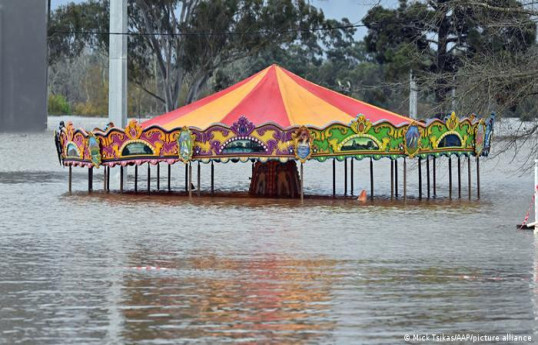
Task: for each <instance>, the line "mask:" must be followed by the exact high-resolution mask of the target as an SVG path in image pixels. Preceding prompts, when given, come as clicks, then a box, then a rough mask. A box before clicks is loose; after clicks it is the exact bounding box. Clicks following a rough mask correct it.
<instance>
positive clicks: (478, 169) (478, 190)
mask: <svg viewBox="0 0 538 345" xmlns="http://www.w3.org/2000/svg"><path fill="white" fill-rule="evenodd" d="M476 198H477V199H480V158H479V157H478V156H477V157H476Z"/></svg>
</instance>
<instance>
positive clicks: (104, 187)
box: [103, 166, 106, 192]
mask: <svg viewBox="0 0 538 345" xmlns="http://www.w3.org/2000/svg"><path fill="white" fill-rule="evenodd" d="M103 192H106V166H103Z"/></svg>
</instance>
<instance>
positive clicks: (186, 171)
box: [185, 163, 190, 192]
mask: <svg viewBox="0 0 538 345" xmlns="http://www.w3.org/2000/svg"><path fill="white" fill-rule="evenodd" d="M189 190H190V186H189V164H188V163H186V164H185V192H188V191H189Z"/></svg>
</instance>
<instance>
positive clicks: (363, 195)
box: [357, 189, 367, 202]
mask: <svg viewBox="0 0 538 345" xmlns="http://www.w3.org/2000/svg"><path fill="white" fill-rule="evenodd" d="M366 199H367V196H366V191H365V190H364V189H363V190H362V192H361V194H359V197H358V198H357V200H359V201H360V202H366Z"/></svg>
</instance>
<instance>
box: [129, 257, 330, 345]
mask: <svg viewBox="0 0 538 345" xmlns="http://www.w3.org/2000/svg"><path fill="white" fill-rule="evenodd" d="M145 257H147V254H142V255H139V256H138V258H135V257H132V258H131V260H130V261H131V262H140V260H143V259H144V258H145ZM159 265H162V267H166V268H167V269H166V270H165V271H163V270H146V269H144V268H143V269H141V270H140V269H133V271H132V272H129V273H127V274H126V276H125V278H124V279H125V287H124V300H123V303H124V305H125V306H124V307H122V312H123V316H124V318H125V329H124V332H123V336H124V337H125V338H126V339H129V340H130V341H141V340H148V339H155V338H159V339H170V340H173V339H184V340H189V339H191V340H194V339H195V340H197V341H201V342H215V341H217V340H218V341H226V340H239V339H240V340H243V341H244V340H247V341H252V342H256V341H268V340H270V339H272V338H273V337H274V336H278V337H279V338H281V339H293V341H294V343H308V342H312V341H313V340H316V341H320V340H322V339H323V338H326V337H327V336H329V334H330V332H331V331H332V330H333V328H334V326H335V321H333V320H331V318H330V317H329V314H330V312H331V308H332V304H331V303H332V301H331V288H332V285H333V284H334V283H335V282H336V281H337V280H338V277H335V276H332V275H330V274H326V273H325V272H331V271H332V270H333V266H334V265H333V263H332V262H331V261H330V260H297V259H292V258H286V257H280V256H268V257H260V258H259V259H257V260H251V259H240V258H237V259H231V258H219V257H217V256H214V255H211V254H209V253H201V254H200V255H199V256H195V257H190V258H186V259H176V260H172V261H161V262H159ZM211 339H214V340H213V341H212V340H211Z"/></svg>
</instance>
